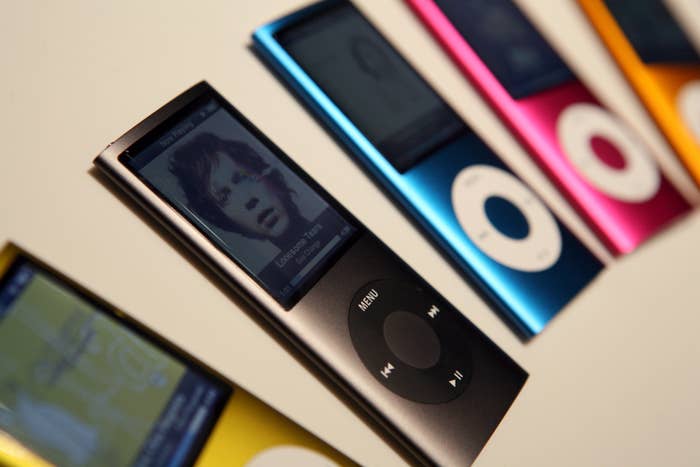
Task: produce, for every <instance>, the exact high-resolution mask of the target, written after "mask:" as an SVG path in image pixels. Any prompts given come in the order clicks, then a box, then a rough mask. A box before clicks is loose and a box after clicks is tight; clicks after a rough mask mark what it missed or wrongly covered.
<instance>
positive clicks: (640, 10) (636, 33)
mask: <svg viewBox="0 0 700 467" xmlns="http://www.w3.org/2000/svg"><path fill="white" fill-rule="evenodd" d="M605 5H606V6H607V7H608V9H609V10H610V12H611V13H612V15H613V16H614V17H615V20H616V21H617V23H618V24H619V26H620V28H621V29H622V31H623V32H624V33H625V36H627V39H628V40H629V41H630V43H631V44H632V47H634V49H635V50H636V52H637V55H639V58H640V59H641V60H642V61H643V62H646V63H674V62H690V63H698V62H700V56H698V53H697V52H696V51H695V49H694V48H693V46H692V45H691V44H690V42H689V41H688V39H687V38H686V36H685V34H684V32H683V31H682V30H681V28H680V26H679V25H678V23H677V22H676V20H674V19H673V17H672V16H671V13H670V12H669V10H668V8H666V5H664V3H663V2H662V1H661V0H614V1H610V0H605Z"/></svg>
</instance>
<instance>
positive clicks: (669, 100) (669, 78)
mask: <svg viewBox="0 0 700 467" xmlns="http://www.w3.org/2000/svg"><path fill="white" fill-rule="evenodd" d="M578 3H579V5H580V6H581V9H582V10H583V11H584V13H585V14H586V16H587V17H588V19H589V20H590V22H591V24H592V25H593V27H594V28H595V29H596V31H597V32H598V34H599V35H600V38H601V39H602V41H603V44H605V46H606V47H607V49H608V51H609V52H610V55H612V57H613V59H614V60H615V61H616V62H617V65H618V66H619V67H620V70H622V72H623V73H624V75H625V77H626V78H627V80H628V81H629V83H630V85H631V86H632V88H633V89H634V90H635V92H636V93H637V95H638V96H639V99H640V100H641V101H642V103H643V104H644V105H645V106H646V108H647V110H648V111H649V113H650V114H651V116H652V118H653V119H654V120H655V121H656V124H657V126H658V127H659V128H660V129H661V131H662V132H663V134H664V135H665V136H666V139H667V141H668V143H669V144H670V145H671V147H672V148H673V150H674V151H675V152H676V154H677V155H678V157H679V158H680V160H681V162H682V163H683V164H684V165H685V167H686V169H687V170H688V173H689V174H690V176H691V177H692V178H693V179H694V180H695V183H696V184H698V185H700V117H698V116H695V115H700V98H699V97H698V96H699V95H700V94H699V93H700V91H698V89H700V65H698V64H673V63H667V64H646V63H644V62H643V61H642V60H641V59H640V58H639V55H638V54H637V52H636V51H635V50H634V47H633V46H632V44H631V43H630V41H629V40H628V39H627V37H626V36H625V33H624V32H623V31H622V29H621V28H620V26H619V25H618V23H617V21H615V18H614V17H613V15H612V14H611V13H610V10H608V8H607V7H606V6H605V3H604V2H603V1H602V0H578ZM693 88H694V89H695V91H694V92H692V93H690V94H688V96H685V95H684V94H687V93H688V91H690V90H691V89H693ZM684 90H685V91H684ZM688 97H689V98H688ZM683 101H686V102H687V103H684V102H683ZM684 105H687V106H688V113H689V115H688V117H684V114H683V112H682V111H681V109H682V108H683V107H684Z"/></svg>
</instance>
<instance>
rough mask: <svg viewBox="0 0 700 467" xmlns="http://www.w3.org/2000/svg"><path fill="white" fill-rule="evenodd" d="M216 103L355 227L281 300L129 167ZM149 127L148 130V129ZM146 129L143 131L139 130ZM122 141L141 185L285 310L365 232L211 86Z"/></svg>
mask: <svg viewBox="0 0 700 467" xmlns="http://www.w3.org/2000/svg"><path fill="white" fill-rule="evenodd" d="M212 99H213V100H215V101H216V102H217V103H218V104H219V105H220V106H221V108H222V109H224V110H225V111H227V112H228V113H229V114H230V115H231V117H232V118H233V119H235V120H236V121H237V122H238V123H239V124H240V125H241V126H242V127H243V128H245V130H247V131H249V132H250V133H251V134H252V135H253V137H254V138H256V139H257V140H258V141H259V142H260V143H261V144H262V145H263V146H265V147H266V148H267V149H268V150H269V151H270V152H271V153H272V154H273V155H274V156H275V157H276V158H277V159H278V160H279V161H280V163H282V164H283V165H284V166H285V167H286V168H287V169H288V170H290V171H291V172H292V173H293V174H294V175H296V176H297V177H299V178H300V179H301V180H302V182H304V183H306V184H307V186H308V187H309V188H310V189H311V190H312V191H313V192H315V193H316V195H318V196H319V197H320V198H321V199H322V200H323V201H324V202H325V203H327V204H328V206H329V207H330V208H332V209H334V210H335V211H336V213H338V214H339V215H340V216H341V217H342V218H343V220H345V221H346V222H347V223H348V224H349V225H350V226H351V227H353V228H354V230H355V231H354V232H353V233H352V234H350V235H349V236H348V237H347V238H345V240H344V243H343V244H342V245H340V246H339V247H338V248H337V249H336V250H335V251H334V252H332V253H331V254H330V255H328V256H327V257H326V258H325V259H323V260H322V264H321V265H319V266H318V267H316V268H315V269H314V270H313V271H312V272H311V273H310V274H309V275H308V276H306V277H305V278H304V279H303V280H302V285H300V286H298V287H297V289H296V290H295V291H294V292H293V293H291V294H290V295H288V296H287V297H285V298H284V299H282V298H281V297H277V296H275V295H274V294H273V293H272V292H271V290H270V288H268V287H267V286H266V285H265V284H264V283H263V282H262V281H261V280H260V279H259V278H258V277H257V276H256V275H255V274H253V273H251V272H249V270H248V269H247V268H246V267H245V265H244V264H243V263H242V262H241V261H239V260H238V259H237V258H235V256H234V255H233V254H230V253H229V252H228V251H226V250H224V249H223V248H220V247H219V245H218V244H217V243H216V241H214V239H213V238H212V235H211V233H209V232H207V231H206V230H205V229H203V228H202V226H200V225H198V224H197V223H195V222H192V221H191V220H190V219H189V218H187V217H186V216H185V215H184V214H183V213H181V212H180V211H179V210H178V208H177V207H176V206H175V204H174V203H173V202H171V201H170V200H169V199H168V198H166V197H165V196H164V195H162V194H161V193H160V191H159V190H158V189H157V188H156V187H155V186H154V185H153V184H152V183H150V182H149V181H148V179H146V178H145V177H143V176H142V175H141V174H140V173H139V172H138V171H137V170H136V169H134V168H133V167H131V166H130V164H129V161H130V160H131V159H132V158H133V157H136V156H137V155H138V154H139V153H140V152H141V151H142V150H143V149H145V148H146V147H148V146H149V145H150V144H152V143H153V142H155V141H156V140H157V139H158V138H160V137H161V136H162V135H163V134H164V133H165V132H167V131H168V130H169V129H171V128H172V127H173V126H175V125H177V123H178V122H180V121H182V120H183V119H184V118H185V117H187V116H189V115H190V114H191V113H192V112H193V111H194V110H195V109H197V108H198V107H200V106H202V105H203V104H205V103H207V102H209V101H210V100H212ZM162 113H167V116H164V118H160V119H159V118H158V117H161V116H162ZM150 119H157V120H159V121H158V122H157V123H156V124H155V125H149V123H150V121H149V120H150ZM146 127H147V128H146ZM139 130H144V131H141V132H140V131H139ZM134 133H140V134H139V135H137V136H136V135H134ZM121 139H124V140H126V141H125V142H126V145H125V146H124V148H123V150H122V151H121V152H120V154H119V155H118V156H117V160H118V161H119V163H120V165H122V166H123V167H124V168H125V169H126V170H127V171H129V173H131V174H132V175H134V176H135V177H136V178H137V179H138V180H139V181H140V182H141V183H143V184H144V185H145V186H146V187H148V189H149V191H150V192H151V193H153V194H154V195H155V196H156V197H157V198H158V199H159V200H161V201H162V202H164V203H165V204H166V205H167V206H168V208H169V209H171V210H172V211H173V212H174V213H175V214H176V215H177V216H178V217H180V218H181V219H183V220H184V221H185V222H187V223H188V224H189V225H191V226H192V227H194V228H195V229H196V230H197V232H199V233H200V234H201V235H202V236H203V237H205V238H206V239H207V242H208V243H209V244H210V245H211V246H212V247H214V248H215V249H216V250H217V251H218V252H220V253H221V254H223V255H224V256H226V258H228V259H229V260H231V261H232V262H233V263H234V264H235V265H236V266H237V267H238V269H240V270H241V271H243V272H244V273H245V274H246V276H247V277H249V278H250V279H251V280H253V281H254V282H255V283H256V284H257V285H258V286H260V287H261V288H262V290H264V291H265V293H267V294H268V295H269V296H270V297H271V298H272V299H273V300H275V302H276V303H278V304H279V305H280V306H282V308H284V309H285V310H286V311H289V310H291V309H292V308H293V307H294V306H295V305H296V304H297V303H298V302H299V301H300V300H301V299H302V298H303V297H304V295H306V294H307V293H308V292H309V290H311V289H312V288H313V286H314V285H315V284H316V283H317V282H318V281H319V280H320V279H321V277H323V276H324V275H325V273H326V272H327V271H328V270H329V269H330V268H331V267H332V266H333V265H334V264H335V263H336V262H337V261H338V259H339V258H340V257H341V256H342V255H343V254H344V253H345V252H346V251H348V249H349V248H350V247H351V246H352V245H353V244H354V243H355V241H356V240H357V238H359V236H360V235H361V233H362V232H363V231H364V227H363V226H362V224H361V223H359V222H358V221H357V220H356V219H355V217H354V216H352V215H351V214H350V213H349V212H348V211H347V210H346V209H345V208H344V207H343V206H342V205H340V204H339V203H338V202H337V201H336V200H335V199H334V198H333V197H332V196H330V195H329V194H328V193H327V192H326V191H325V190H324V189H323V188H322V187H321V186H320V185H319V184H318V183H316V182H315V181H314V180H313V179H312V178H311V177H310V176H309V175H308V174H307V173H306V172H305V171H304V170H302V169H301V168H300V167H299V166H298V165H297V164H296V163H295V162H294V161H292V160H291V159H290V158H289V156H287V154H286V153H285V152H284V151H282V149H280V148H279V147H278V146H277V145H275V144H274V143H273V142H272V141H271V140H270V139H269V138H267V136H265V134H264V133H263V132H262V131H260V130H259V129H258V128H257V127H256V126H255V125H253V123H252V122H250V121H249V120H248V119H247V118H246V117H245V116H243V114H242V113H241V112H239V111H238V110H237V109H236V108H235V107H234V106H233V105H232V104H231V103H230V102H228V101H227V100H226V99H225V98H224V97H223V96H221V95H220V94H219V93H218V92H217V91H216V90H215V89H214V88H212V87H211V86H210V85H209V84H208V83H206V82H201V83H199V84H197V85H195V86H193V87H192V88H191V89H189V90H187V91H185V92H184V93H183V94H181V95H180V96H178V97H176V98H175V99H173V100H172V101H171V102H170V103H168V104H166V105H165V106H163V107H162V108H161V109H159V110H158V111H157V112H156V113H154V114H153V115H151V117H149V118H148V119H146V120H144V121H143V122H142V123H141V124H139V125H137V126H136V127H135V128H133V129H132V130H131V131H129V132H128V133H127V134H125V135H124V136H123V137H122V138H120V140H118V141H116V142H115V143H114V144H120V143H122V141H121Z"/></svg>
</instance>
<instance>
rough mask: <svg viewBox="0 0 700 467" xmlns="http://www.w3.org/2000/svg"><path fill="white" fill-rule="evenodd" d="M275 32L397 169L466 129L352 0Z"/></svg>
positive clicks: (281, 41)
mask: <svg viewBox="0 0 700 467" xmlns="http://www.w3.org/2000/svg"><path fill="white" fill-rule="evenodd" d="M277 40H278V41H279V43H280V44H282V46H283V47H284V48H285V49H286V50H287V52H288V53H289V54H290V55H291V56H292V57H293V58H294V59H295V60H296V61H297V62H298V63H299V64H300V66H301V67H302V68H303V69H304V71H305V72H306V73H308V74H309V75H310V76H311V78H312V79H313V80H314V81H315V82H316V83H317V84H318V85H319V86H320V87H321V89H323V91H324V92H325V93H326V94H327V95H328V96H329V97H330V98H331V99H332V100H333V101H334V102H335V103H336V105H338V107H340V109H341V110H342V111H343V113H345V115H346V116H347V117H348V118H349V119H350V120H352V122H353V123H354V124H355V125H356V126H357V127H358V128H359V129H360V131H362V133H363V134H364V135H365V136H366V137H367V138H368V139H369V140H370V141H371V142H372V144H373V145H374V146H375V147H376V148H377V149H379V151H380V152H381V153H382V154H383V155H384V156H385V157H386V158H387V159H388V160H389V162H391V164H392V165H393V166H394V167H395V168H396V169H397V170H399V171H401V172H403V171H406V170H408V169H409V168H410V167H412V166H413V165H414V164H415V163H416V162H418V161H419V160H420V159H421V158H422V157H423V156H426V155H428V154H430V153H431V152H432V151H434V150H435V149H436V148H438V147H439V146H442V145H443V144H445V143H446V142H447V141H449V140H451V139H452V138H453V137H455V136H456V135H458V134H461V133H463V132H465V131H468V130H467V128H466V126H465V125H464V123H463V122H462V120H461V119H460V118H459V117H458V116H457V115H456V114H455V113H454V112H453V111H452V109H450V108H449V107H448V106H447V104H446V103H445V102H444V101H443V100H442V99H441V98H440V97H439V96H438V95H437V94H436V93H435V92H434V91H433V90H432V89H431V88H430V87H429V86H428V85H427V83H426V82H425V81H423V79H422V78H421V77H420V76H419V75H418V74H417V73H416V72H415V71H414V70H413V69H412V68H411V66H410V65H409V64H408V63H406V61H405V60H404V59H403V58H402V57H401V56H400V55H399V54H398V53H397V52H396V50H394V48H393V47H392V46H391V45H390V44H389V43H388V42H387V41H386V40H385V39H384V38H383V37H382V36H381V35H380V34H379V32H377V30H376V29H374V27H373V26H372V25H371V24H370V23H369V22H368V21H367V20H366V19H365V18H364V17H363V16H362V15H361V14H360V12H359V11H357V10H356V9H355V7H354V6H352V5H351V4H350V3H349V2H348V3H345V2H343V3H341V4H339V5H338V6H336V7H334V8H330V9H326V10H324V11H322V12H320V13H317V14H316V15H314V16H312V17H310V18H309V19H307V20H306V21H304V22H303V23H302V24H300V25H295V26H292V27H290V28H287V29H283V30H282V31H280V32H279V33H278V34H277Z"/></svg>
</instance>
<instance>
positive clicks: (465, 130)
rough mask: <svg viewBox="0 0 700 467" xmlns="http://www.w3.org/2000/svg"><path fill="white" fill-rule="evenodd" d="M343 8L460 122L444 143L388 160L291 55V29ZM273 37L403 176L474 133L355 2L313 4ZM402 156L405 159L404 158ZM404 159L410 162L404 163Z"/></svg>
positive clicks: (335, 0) (340, 0) (379, 150)
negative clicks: (288, 36)
mask: <svg viewBox="0 0 700 467" xmlns="http://www.w3.org/2000/svg"><path fill="white" fill-rule="evenodd" d="M340 8H351V9H353V10H354V11H355V12H356V13H357V15H358V16H359V17H360V18H361V19H362V20H364V21H365V22H366V23H367V24H368V25H369V26H370V27H371V28H372V29H373V30H374V32H375V33H376V34H377V35H378V36H379V37H380V38H381V40H383V41H384V42H385V43H386V45H387V46H388V47H389V48H391V49H392V50H393V51H394V52H395V53H396V58H397V59H398V60H399V61H401V62H402V63H403V64H404V65H405V66H406V67H407V68H408V69H409V70H411V72H413V73H414V75H415V77H416V78H417V79H418V80H419V81H420V82H421V83H423V85H424V86H425V87H426V89H427V90H428V91H430V92H431V93H432V94H433V95H434V97H435V99H436V100H437V101H439V102H440V103H441V104H442V105H443V106H444V107H445V109H446V110H447V112H448V113H451V114H452V115H453V116H454V117H455V118H456V120H457V121H458V122H459V123H460V125H459V127H458V128H455V129H454V130H453V131H452V132H451V133H450V134H449V135H447V136H445V137H443V138H442V139H441V140H438V141H437V142H435V143H433V144H430V145H428V146H426V147H425V148H424V149H422V150H421V151H419V153H418V154H417V155H414V156H413V157H411V158H406V157H405V155H404V154H401V153H399V154H398V157H389V156H388V155H387V154H386V153H385V152H384V149H385V148H384V149H383V148H381V147H380V144H379V143H380V142H378V141H374V140H372V139H370V138H369V136H368V135H367V133H366V132H365V131H363V130H362V129H361V128H360V127H359V126H358V124H357V122H356V121H355V120H353V119H351V118H350V117H349V115H348V114H347V112H346V111H345V110H344V109H343V108H342V107H340V105H339V104H338V102H337V101H336V100H335V99H333V97H332V95H331V94H330V93H328V92H327V90H326V89H325V88H324V87H323V86H321V84H320V83H319V82H318V81H316V80H315V79H313V77H312V76H311V75H310V74H309V71H308V70H307V68H306V67H304V66H302V64H301V63H300V62H299V61H297V60H296V59H295V58H294V57H293V56H292V55H291V54H290V52H289V50H288V48H287V47H286V45H285V41H284V38H283V37H282V36H284V35H286V34H288V33H290V32H293V31H292V30H294V29H296V28H298V27H300V26H303V25H304V24H305V23H308V22H309V21H313V20H315V19H316V18H318V17H320V16H324V15H327V14H330V13H332V12H333V11H334V10H337V9H340ZM271 36H272V38H273V39H274V41H275V42H276V43H277V45H278V46H279V47H280V49H281V50H282V51H284V53H285V54H286V55H287V57H289V59H290V60H292V61H293V62H294V64H295V65H296V66H297V67H299V69H300V70H301V71H302V72H303V73H304V74H305V75H306V76H307V77H308V79H309V80H310V81H312V82H313V83H314V85H315V86H317V87H318V89H319V90H320V91H321V92H322V93H323V94H324V96H326V98H327V99H328V100H329V101H330V102H332V103H333V105H335V106H336V108H337V109H338V110H339V111H340V112H341V113H342V114H343V116H344V117H345V118H346V119H347V121H348V122H350V123H351V124H352V125H353V126H354V127H355V128H357V130H358V131H359V132H360V133H361V134H362V135H363V136H364V137H365V138H366V139H367V141H368V142H369V143H370V144H371V145H372V147H373V148H374V149H375V150H376V151H377V153H378V154H380V155H381V156H382V157H383V158H384V160H385V161H386V162H388V163H389V165H391V167H393V168H394V169H395V170H396V171H397V172H398V173H400V174H403V173H406V172H407V171H409V170H411V169H412V168H413V167H415V166H417V165H418V164H420V163H421V162H423V161H424V160H425V159H427V158H428V157H430V156H431V155H432V154H434V153H436V152H437V151H439V150H440V149H441V148H443V147H445V146H447V145H448V144H450V143H451V142H453V141H454V140H455V139H457V138H460V137H462V136H465V135H469V134H471V133H473V131H472V130H471V128H469V126H468V125H467V124H466V123H465V122H464V120H463V119H462V117H460V115H459V114H458V113H457V112H456V111H455V110H454V109H453V108H452V107H451V106H450V105H449V104H448V103H447V101H446V100H445V99H444V98H443V97H442V96H441V95H440V94H439V93H438V92H437V91H436V90H435V89H434V88H433V87H432V86H431V85H430V83H428V81H426V80H425V78H424V77H423V75H421V74H420V73H419V72H418V70H416V68H415V67H414V66H413V65H412V64H411V63H410V62H409V61H408V60H407V59H406V57H405V56H404V55H403V54H402V53H401V52H400V51H399V50H397V49H396V47H394V44H392V43H391V41H389V40H388V39H387V38H386V37H385V36H384V34H382V32H381V31H380V30H379V29H378V28H377V27H376V26H375V25H374V23H373V22H372V21H370V20H369V18H367V17H366V16H365V15H364V14H363V13H362V11H360V10H359V9H358V8H357V7H356V6H355V5H354V4H353V3H352V2H350V1H347V0H322V1H321V2H319V3H316V4H314V5H311V6H309V7H307V8H304V9H302V10H300V11H298V12H296V13H295V14H293V15H291V16H290V17H287V18H285V19H284V21H283V23H281V24H279V25H278V26H277V27H275V29H274V31H272V33H271ZM401 156H403V157H401ZM402 159H408V160H407V161H403V160H402Z"/></svg>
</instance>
